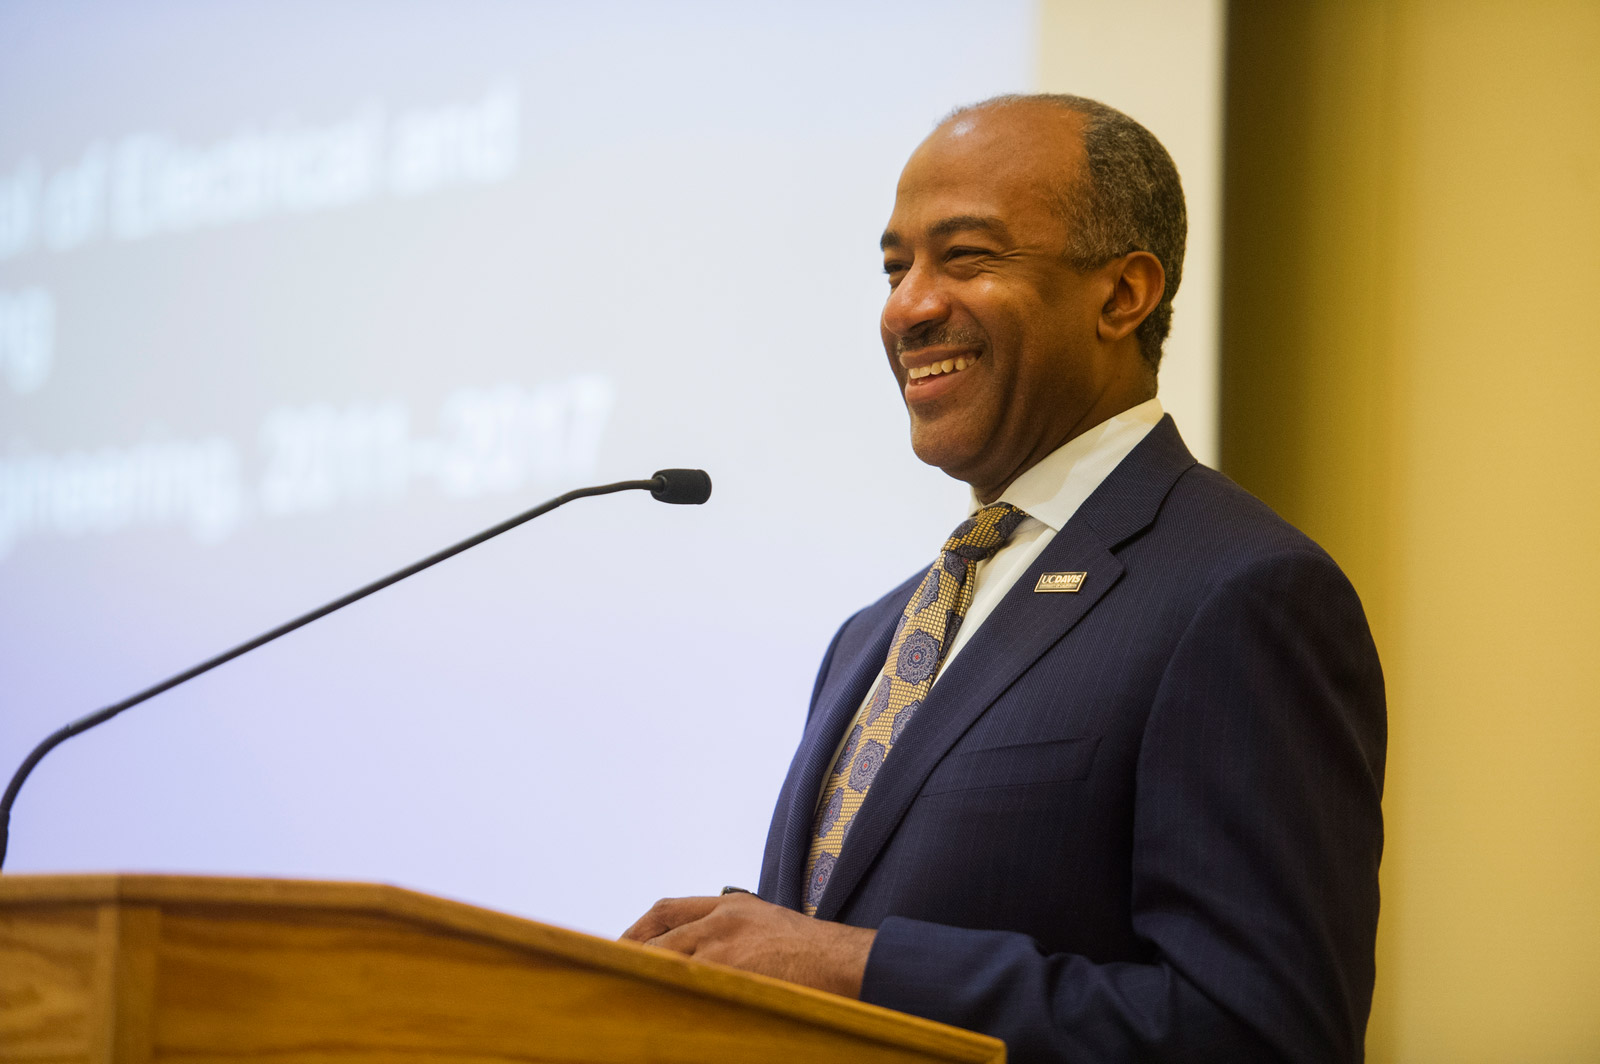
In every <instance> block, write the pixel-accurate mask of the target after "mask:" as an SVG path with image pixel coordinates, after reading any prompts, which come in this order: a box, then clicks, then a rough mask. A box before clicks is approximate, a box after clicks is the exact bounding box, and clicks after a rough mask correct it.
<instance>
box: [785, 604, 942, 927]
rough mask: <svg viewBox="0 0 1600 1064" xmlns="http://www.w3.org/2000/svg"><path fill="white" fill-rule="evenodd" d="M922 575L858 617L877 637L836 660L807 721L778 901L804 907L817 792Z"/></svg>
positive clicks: (789, 784) (791, 792)
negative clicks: (802, 902) (898, 619)
mask: <svg viewBox="0 0 1600 1064" xmlns="http://www.w3.org/2000/svg"><path fill="white" fill-rule="evenodd" d="M922 576H923V574H920V573H919V574H918V575H917V576H916V577H915V578H914V579H913V580H909V581H907V582H906V583H905V584H904V585H903V586H902V587H900V588H896V589H895V590H894V591H893V592H891V593H890V594H888V595H886V596H884V598H883V599H882V600H881V601H880V602H879V603H878V604H877V605H876V606H874V607H872V608H871V609H870V610H869V611H868V612H867V613H866V614H865V615H864V616H862V617H861V618H859V620H858V623H860V624H862V625H863V626H864V630H865V631H868V632H872V633H873V635H872V637H871V638H869V639H867V640H865V641H864V642H863V643H862V644H861V645H860V646H859V647H857V648H856V650H855V651H854V652H853V653H851V654H848V655H847V656H846V657H845V658H844V659H843V660H840V661H836V662H834V664H833V666H832V667H831V668H830V670H829V672H830V676H829V679H828V682H826V683H824V684H823V687H822V690H821V692H820V693H819V695H818V701H817V705H816V708H815V711H814V712H813V713H812V715H811V719H810V720H809V721H807V722H806V731H805V735H804V736H803V737H802V738H801V741H800V756H798V757H796V758H795V760H794V762H793V763H792V764H791V765H790V766H789V777H788V779H786V780H784V784H783V787H784V790H783V793H784V795H785V797H786V798H787V801H788V816H787V817H786V818H785V821H784V830H783V849H782V851H781V852H780V853H779V856H778V872H777V886H776V892H777V896H776V898H775V899H774V900H775V901H776V902H777V904H779V905H783V906H786V907H788V908H790V909H798V908H800V901H801V893H802V889H803V885H804V880H805V866H806V856H807V854H809V853H810V848H811V846H810V843H811V829H812V826H813V824H814V822H815V820H816V806H817V796H818V795H819V794H821V793H822V780H823V776H824V774H825V773H826V772H827V771H828V769H829V768H830V767H831V765H832V762H833V756H834V754H835V752H836V751H837V750H838V746H839V740H840V739H842V738H843V737H844V730H845V728H846V727H848V726H849V724H850V720H851V718H853V717H854V716H855V713H856V710H857V709H859V708H860V706H861V702H862V700H863V699H865V698H866V697H867V688H869V687H871V686H872V681H873V680H874V679H876V678H877V675H878V673H879V672H881V671H882V670H883V663H884V660H885V659H886V658H887V657H888V655H889V642H890V640H891V638H892V637H893V636H894V622H895V620H896V619H897V618H898V617H899V615H900V611H901V610H903V609H904V608H905V603H906V599H908V598H910V597H911V591H912V589H913V587H914V586H915V584H916V581H918V580H921V579H922ZM835 677H837V679H835Z"/></svg>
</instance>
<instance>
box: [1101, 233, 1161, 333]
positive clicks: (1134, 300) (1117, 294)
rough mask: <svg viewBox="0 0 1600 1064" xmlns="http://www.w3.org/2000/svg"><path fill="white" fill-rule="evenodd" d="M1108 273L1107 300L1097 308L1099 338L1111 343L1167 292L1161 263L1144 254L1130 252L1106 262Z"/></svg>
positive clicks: (1127, 330) (1147, 313) (1135, 326)
mask: <svg viewBox="0 0 1600 1064" xmlns="http://www.w3.org/2000/svg"><path fill="white" fill-rule="evenodd" d="M1105 269H1107V270H1108V271H1110V274H1111V280H1112V288H1111V298H1110V299H1108V300H1106V305H1105V306H1103V307H1101V308H1100V325H1099V332H1100V339H1101V340H1103V341H1105V342H1107V343H1114V342H1115V341H1117V340H1120V339H1122V338H1123V337H1124V336H1127V335H1128V334H1129V333H1131V332H1133V330H1135V329H1137V328H1138V327H1139V323H1140V322H1141V321H1144V319H1145V318H1147V317H1149V315H1150V312H1151V311H1152V310H1155V309H1156V305H1157V304H1159V303H1160V302H1161V296H1162V294H1163V293H1164V292H1166V290H1167V273H1166V271H1165V270H1163V269H1162V268H1161V260H1160V259H1158V258H1156V257H1155V256H1154V255H1152V254H1150V253H1149V252H1148V251H1130V252H1128V253H1127V254H1126V255H1123V256H1122V257H1121V258H1117V259H1112V260H1111V261H1110V262H1108V263H1106V266H1105Z"/></svg>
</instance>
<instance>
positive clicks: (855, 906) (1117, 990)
mask: <svg viewBox="0 0 1600 1064" xmlns="http://www.w3.org/2000/svg"><path fill="white" fill-rule="evenodd" d="M1184 231H1185V222H1184V211H1183V199H1182V190H1181V187H1180V186H1179V183H1178V177H1177V172H1176V170H1175V169H1174V168H1173V166H1172V162H1171V160H1170V158H1169V157H1168V156H1167V154H1166V152H1165V150H1163V149H1162V148H1161V146H1160V144H1159V143H1158V142H1157V141H1156V140H1155V138H1154V137H1152V136H1151V135H1150V134H1149V133H1148V132H1147V131H1146V130H1144V129H1143V127H1141V126H1139V125H1138V124H1137V123H1135V122H1133V121H1132V120H1131V119H1129V118H1127V117H1126V116H1125V115H1122V114H1121V113H1120V112H1116V111H1114V110H1112V109H1110V108H1107V107H1104V106H1103V105H1100V104H1097V103H1094V102H1093V101H1088V100H1083V99H1080V98H1076V97H1002V98H999V99H996V100H991V101H988V102H986V103H983V104H979V105H977V106H976V107H972V108H967V109H964V110H961V111H958V112H956V113H955V114H954V115H952V116H951V117H950V118H949V119H947V120H946V121H945V122H944V123H942V124H941V125H940V126H939V127H938V128H937V129H936V130H935V131H934V132H933V134H931V135H930V136H929V137H928V139H927V140H926V141H924V142H923V144H922V145H921V146H920V147H919V148H918V149H917V151H916V152H915V153H914V154H913V155H912V157H911V159H910V161H909V162H908V163H907V165H906V168H905V170H904V172H903V173H902V175H901V179H900V183H899V186H898V189H897V195H896V199H895V207H894V213H893V215H892V217H891V218H890V221H889V226H888V228H887V230H886V231H885V233H884V235H883V248H884V265H885V269H886V272H887V273H888V277H889V284H890V293H889V297H888V300H887V302H886V304H885V306H884V310H883V317H882V333H883V340H884V347H885V350H886V351H887V353H888V357H889V364H890V367H891V368H892V369H893V371H894V373H895V376H896V378H897V380H898V381H899V384H900V386H901V388H902V390H903V393H904V397H905V403H906V409H907V411H908V413H909V415H910V421H911V438H912V446H913V448H914V450H915V451H916V453H917V455H918V456H919V457H920V458H922V459H923V460H924V461H926V462H929V463H931V464H934V465H937V466H939V467H940V468H941V469H943V470H944V471H945V472H947V473H949V474H950V475H951V476H954V477H957V478H959V479H961V480H963V481H965V482H967V483H968V484H969V485H971V487H972V496H973V501H972V508H971V515H970V517H969V519H968V521H966V522H963V524H962V525H961V526H959V527H958V528H957V529H956V531H955V533H953V534H952V536H951V538H950V540H949V541H948V542H947V543H946V544H945V546H944V549H943V550H941V551H939V552H938V553H937V556H936V559H935V561H934V564H933V566H932V568H931V569H930V570H929V571H928V572H926V573H921V574H918V575H917V576H916V577H914V578H912V579H911V580H909V581H908V582H906V583H905V584H903V585H901V586H900V587H898V588H896V589H895V590H893V591H891V592H890V593H889V594H888V595H886V596H884V597H883V598H882V599H880V600H879V601H878V602H876V603H875V604H873V605H871V606H868V607H867V608H866V609H864V610H862V611H861V612H860V613H858V614H856V615H855V616H854V617H851V618H850V619H849V620H848V621H846V622H845V624H844V626H843V627H842V628H841V629H840V630H839V633H838V634H837V635H836V636H835V638H834V640H833V644H832V645H831V646H830V647H829V648H828V651H827V655H826V657H825V658H824V659H823V663H822V667H821V670H820V672H819V674H818V677H817V683H816V688H815V690H814V692H813V696H812V702H811V710H810V716H809V718H808V721H807V725H806V730H805V733H804V736H803V738H802V740H801V743H800V748H799V750H798V752H797V753H796V755H795V759H794V762H793V765H792V767H791V769H790V772H789V775H788V778H787V779H786V780H785V782H784V785H783V789H782V791H781V793H780V796H779V800H778V805H777V809H776V812H775V814H774V816H773V821H772V829H771V833H770V835H769V837H768V842H767V848H766V855H765V861H764V864H763V868H762V875H761V888H760V894H759V897H756V896H751V895H747V894H746V895H728V896H724V897H720V898H681V899H668V900H664V901H662V902H659V903H657V905H656V906H655V907H653V908H652V909H651V911H650V912H649V913H647V914H646V915H645V916H644V917H642V918H641V919H640V920H639V922H638V923H636V924H635V925H634V926H633V927H632V928H630V929H629V931H628V932H627V933H626V935H625V937H627V938H631V939H634V940H637V941H646V942H651V943H654V944H656V945H659V946H662V947H664V948H668V949H674V950H679V951H681V952H684V953H690V954H693V955H695V956H700V957H704V958H707V959H710V960H715V961H721V962H724V963H728V964H732V965H735V966H738V967H742V968H746V969H749V970H752V971H758V972H764V973H767V974H770V975H775V976H778V977H781V978H786V979H790V980H793V981H796V982H801V983H806V984H808V985H811V986H816V987H821V988H823V989H827V990H833V991H836V992H838V993H841V994H848V995H852V996H859V997H861V998H862V999H863V1000H866V1001H870V1002H874V1003H876V1004H880V1005H886V1006H889V1007H892V1008H897V1009H902V1010H904V1011H907V1012H912V1013H916V1014H919V1015H922V1016H927V1017H929V1018H932V1019H937V1020H943V1021H945V1022H949V1023H953V1024H957V1025H960V1026H964V1027H968V1028H972V1029H975V1030H980V1031H986V1032H988V1033H991V1034H994V1035H997V1036H999V1037H1001V1038H1004V1039H1005V1041H1006V1042H1007V1045H1008V1047H1009V1049H1010V1053H1011V1058H1012V1059H1013V1060H1016V1061H1034V1060H1093V1061H1113V1060H1115V1061H1121V1060H1171V1061H1185V1062H1193V1061H1202V1060H1219V1061H1246V1060H1251V1061H1253V1060H1294V1061H1302V1060H1303V1061H1313V1060H1315V1061H1322V1060H1327V1061H1348V1060H1358V1059H1360V1058H1361V1056H1362V1040H1363V1037H1364V1031H1365V1027H1366V1021H1367V1014H1368V1010H1369V1008H1370V1004H1371V995H1372V983H1373V940H1374V936H1375V933H1376V925H1377V912H1378V893H1377V872H1378V859H1379V854H1380V851H1381V848H1382V816H1381V811H1380V797H1381V792H1382V780H1383V761H1384V742H1385V716H1384V701H1383V681H1382V676H1381V673H1380V670H1379V666H1378V661H1377V655H1376V652H1375V650H1374V648H1373V645H1372V640H1371V637H1370V635H1369V633H1368V629H1367V625H1366V620H1365V618H1364V616H1363V614H1362V610H1361V606H1360V603H1359V602H1358V600H1357V598H1356V596H1355V593H1354V592H1353V590H1352V589H1351V588H1350V585H1349V583H1348V582H1347V581H1346V580H1345V578H1344V576H1343V574H1341V573H1340V571H1339V569H1338V568H1337V566H1335V565H1334V563H1333V562H1332V561H1331V560H1330V559H1329V558H1328V556H1327V555H1326V554H1324V553H1323V552H1322V551H1321V550H1320V549H1319V548H1318V547H1317V546H1316V545H1315V544H1313V543H1312V542H1311V541H1310V540H1308V539H1307V538H1306V537H1305V536H1303V535H1301V534H1300V533H1299V532H1297V531H1295V530H1294V529H1293V528H1291V527H1290V526H1289V525H1287V524H1286V523H1284V522H1283V521H1282V520H1281V519H1280V518H1278V517H1277V516H1276V515H1275V514H1273V513H1272V512H1271V511H1270V510H1268V509H1267V508H1266V507H1265V506H1264V505H1262V504H1261V503H1260V502H1258V501H1257V500H1255V499H1254V498H1252V497H1251V496H1249V495H1248V494H1247V493H1245V492H1244V491H1242V490H1241V489H1239V488H1238V487H1237V486H1235V485H1234V484H1232V483H1231V482H1229V481H1228V480H1227V479H1226V478H1224V477H1223V476H1221V475H1220V474H1218V473H1215V472H1213V471H1211V470H1209V469H1206V468H1205V467H1203V466H1200V465H1198V464H1197V463H1196V462H1195V460H1194V458H1193V457H1192V456H1190V454H1189V452H1188V451H1187V449H1186V448H1185V447H1184V445H1183V442H1182V440H1181V439H1180V438H1179V436H1178V432H1177V429H1176V428H1175V427H1174V425H1173V422H1172V419H1171V418H1170V417H1166V416H1165V415H1163V413H1162V411H1161V408H1160V404H1159V401H1158V400H1157V399H1156V398H1155V395H1156V368H1157V365H1158V363H1159V359H1160V354H1161V344H1162V341H1163V340H1164V338H1165V336H1166V334H1167V330H1168V328H1169V323H1170V316H1171V300H1172V295H1173V293H1174V292H1175V291H1176V289H1177V286H1178V280H1179V276H1180V271H1181V266H1182V259H1183V242H1184Z"/></svg>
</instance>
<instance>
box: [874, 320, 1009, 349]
mask: <svg viewBox="0 0 1600 1064" xmlns="http://www.w3.org/2000/svg"><path fill="white" fill-rule="evenodd" d="M987 339H988V337H986V336H984V334H983V332H982V331H981V330H979V329H974V328H972V327H971V326H955V325H936V326H934V327H933V328H931V329H928V330H927V331H926V332H919V333H914V334H912V335H910V336H901V337H897V338H896V339H895V342H894V353H895V354H897V355H905V354H910V353H912V352H914V351H924V350H926V349H928V348H930V347H981V346H982V345H983V343H984V341H985V340H987Z"/></svg>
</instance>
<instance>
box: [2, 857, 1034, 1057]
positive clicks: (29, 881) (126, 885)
mask: <svg viewBox="0 0 1600 1064" xmlns="http://www.w3.org/2000/svg"><path fill="white" fill-rule="evenodd" d="M44 905H93V906H106V905H126V906H152V907H156V908H159V909H183V910H186V911H191V912H192V911H194V910H196V909H201V910H203V909H207V908H210V909H215V910H219V911H221V910H238V909H241V908H243V909H266V910H273V909H276V910H279V911H284V910H289V911H293V910H301V911H306V910H321V911H323V912H327V913H339V912H343V913H357V914H363V915H368V916H381V917H387V918H389V919H392V920H398V921H402V922H405V923H409V924H413V925H423V926H426V927H429V928H431V929H433V930H434V931H436V932H440V933H444V934H448V935H455V936H463V937H467V938H475V939H481V940H489V941H493V942H498V943H501V944H503V945H506V946H509V947H512V948H515V949H521V950H531V951H535V952H538V953H542V954H546V955H549V956H554V957H559V958H561V959H562V960H565V961H567V962H570V963H572V964H575V965H578V966H582V967H587V968H597V969H602V970H608V971H613V972H619V973H624V974H626V975H629V976H631V977H633V978H640V979H646V980H650V981H654V982H659V983H665V984H670V985H674V986H677V987H679V988H681V989H683V990H687V991H690V992H693V993H696V994H702V995H706V996H709V997H715V998H723V999H727V1000H730V1001H739V1002H741V1003H743V1004H745V1005H748V1006H752V1007H755V1008H759V1009H764V1010H770V1011H773V1012H778V1013H783V1014H787V1015H790V1016H794V1017H796V1018H801V1019H804V1020H806V1021H808V1022H811V1023H819V1024H822V1025H824V1026H828V1027H837V1028H840V1029H844V1030H851V1031H854V1032H855V1033H857V1034H861V1035H864V1036H867V1037H871V1038H883V1039H888V1040H892V1041H895V1042H901V1043H909V1044H917V1045H920V1047H921V1048H923V1049H926V1050H929V1051H932V1052H934V1053H936V1054H939V1055H940V1056H941V1057H943V1058H944V1059H947V1060H951V1061H972V1062H989V1061H1000V1060H1004V1059H1005V1048H1004V1044H1003V1043H1002V1042H1000V1041H999V1040H997V1039H994V1038H990V1037H989V1036H987V1035H982V1034H977V1033H975V1032H972V1031H966V1030H962V1029H960V1028H957V1027H950V1026H947V1025H946V1024H942V1023H937V1022H934V1021H932V1020H925V1019H922V1018H920V1017H915V1016H908V1015H906V1014H904V1013H900V1012H895V1011H893V1010H890V1009H885V1008H880V1007H879V1006H876V1005H869V1004H865V1003H863V1002H860V1001H854V1000H851V999H849V998H844V997H840V996H839V995H837V994H830V993H827V992H825V991H821V990H814V989H812V988H810V987H804V986H798V985H796V984H793V983H786V982H783V981H782V980H779V979H772V978H768V977H766V976H762V975H753V974H750V973H748V972H742V971H738V970H736V969H733V968H729V967H726V966H724V965H720V964H714V963H711V962H708V961H701V960H696V959H694V958H692V957H685V956H682V955H680V954H677V953H672V952H669V951H666V950H661V949H655V948H652V947H649V946H643V945H640V944H638V943H634V942H613V941H611V940H609V939H603V938H598V937H596V936H594V935H588V934H584V933H583V932H580V931H573V930H570V929H568V928H563V927H555V926H552V925H550V924H543V923H539V922H536V921H533V920H527V919H523V918H522V917H519V916H512V915H510V914H509V913H502V912H498V911H496V910H493V909H485V908H481V907H479V906H476V905H470V904H468V903H466V902H460V901H453V900H449V899H446V898H440V897H435V896H433V895H430V894H424V893H421V892H419V891H414V890H408V889H406V888H404V887H397V886H391V885H389V884H384V883H366V882H357V881H341V880H307V879H262V878H249V877H235V876H195V875H157V874H147V873H116V872H108V873H72V874H63V875H51V874H40V873H8V874H5V875H0V917H3V916H4V915H5V914H6V911H7V910H11V911H13V912H15V911H16V910H19V909H26V908H32V907H36V906H44Z"/></svg>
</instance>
